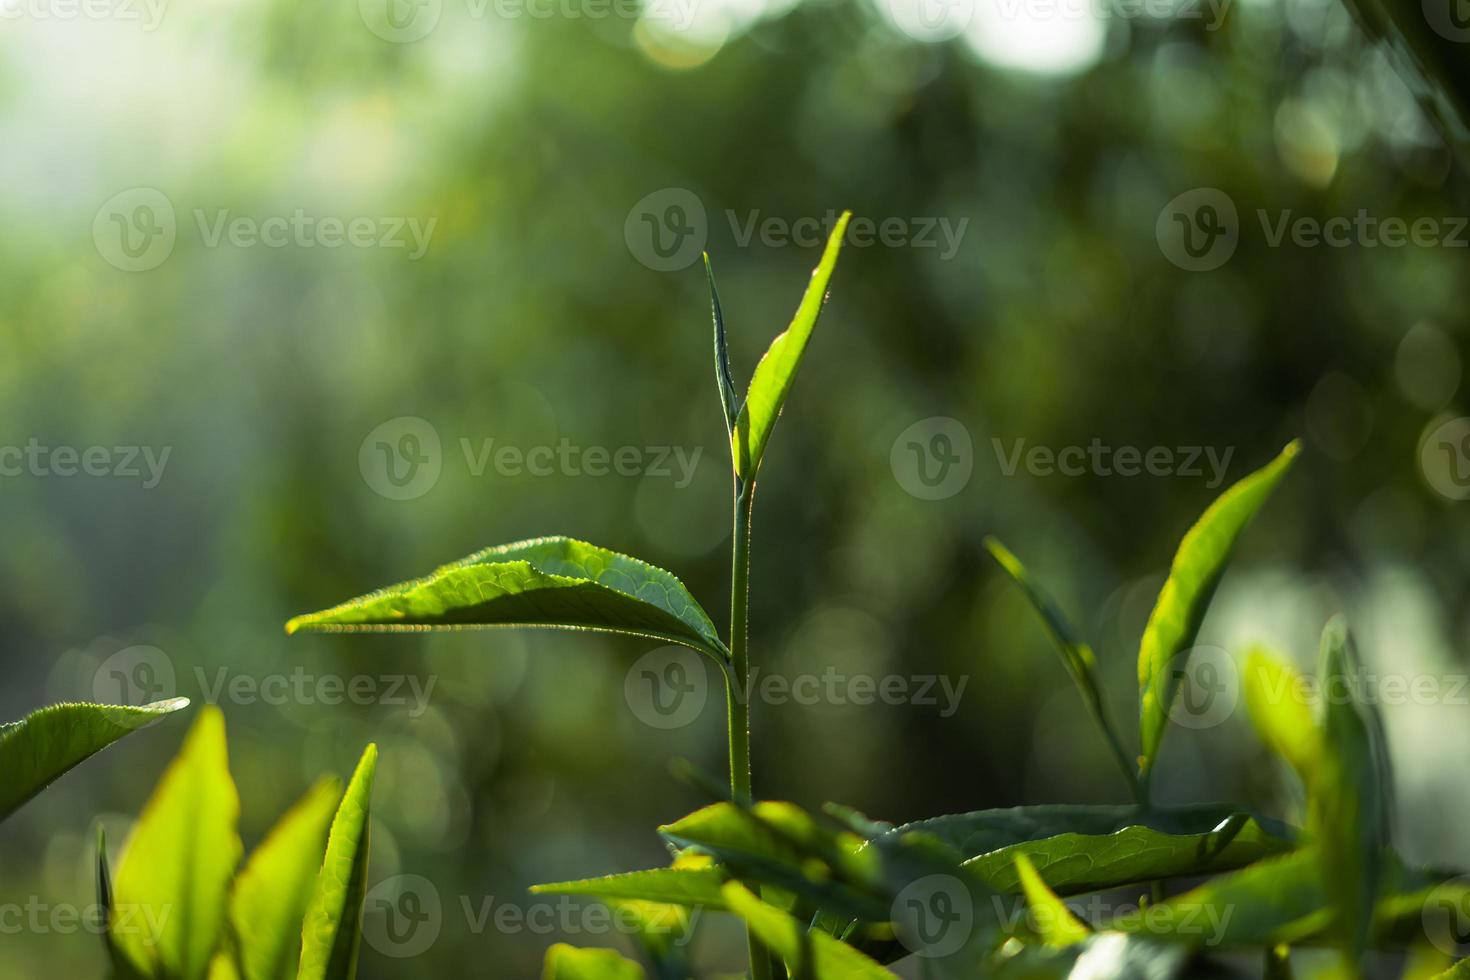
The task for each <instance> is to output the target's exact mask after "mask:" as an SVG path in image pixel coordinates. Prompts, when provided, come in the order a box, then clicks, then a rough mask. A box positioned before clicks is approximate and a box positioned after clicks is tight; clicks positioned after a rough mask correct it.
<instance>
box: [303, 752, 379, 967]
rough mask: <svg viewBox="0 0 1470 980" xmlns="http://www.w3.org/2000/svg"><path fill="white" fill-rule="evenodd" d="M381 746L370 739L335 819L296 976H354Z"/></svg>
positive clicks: (306, 921) (305, 926)
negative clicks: (372, 804)
mask: <svg viewBox="0 0 1470 980" xmlns="http://www.w3.org/2000/svg"><path fill="white" fill-rule="evenodd" d="M377 766H378V747H377V746H376V745H369V746H368V747H367V748H366V749H365V750H364V751H363V753H362V758H361V759H360V760H359V761H358V763H357V771H356V772H354V773H353V774H352V780H351V781H350V782H349V783H348V784H347V792H346V793H344V794H343V795H342V803H341V805H339V806H338V807H337V814H336V816H335V817H334V818H333V819H332V830H331V833H330V834H329V835H328V837H327V853H326V858H325V859H324V860H323V861H322V866H321V871H320V872H319V873H318V875H317V878H316V884H315V887H314V889H313V891H312V896H311V903H310V905H308V906H307V909H306V916H305V918H304V919H303V921H302V925H301V966H300V969H298V970H297V972H296V976H297V978H298V980H352V978H353V977H354V976H356V975H357V951H358V948H359V946H360V945H361V943H362V901H363V895H364V893H365V891H366V888H367V862H368V849H369V847H368V844H369V841H368V838H369V831H370V823H371V821H370V819H369V816H368V812H369V805H370V804H371V802H372V796H373V774H374V773H375V772H376V771H377Z"/></svg>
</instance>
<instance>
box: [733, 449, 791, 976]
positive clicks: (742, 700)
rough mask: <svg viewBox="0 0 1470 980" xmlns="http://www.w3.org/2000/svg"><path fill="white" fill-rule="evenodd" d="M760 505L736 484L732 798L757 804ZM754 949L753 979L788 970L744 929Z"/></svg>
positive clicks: (748, 486) (751, 490) (750, 488)
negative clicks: (754, 716) (753, 569)
mask: <svg viewBox="0 0 1470 980" xmlns="http://www.w3.org/2000/svg"><path fill="white" fill-rule="evenodd" d="M754 505H755V486H754V484H753V483H749V482H745V481H742V480H741V479H740V478H739V477H736V479H735V540H734V541H732V542H731V545H730V555H731V558H730V672H729V677H728V684H727V685H726V688H725V695H726V703H727V704H728V706H729V713H730V795H731V797H733V798H734V799H735V800H736V801H737V802H743V803H754V802H755V796H754V794H753V793H752V791H751V779H750V701H749V699H748V698H747V697H746V693H747V691H748V690H749V681H750V650H749V639H750V612H749V606H750V515H751V510H752V508H753V507H754ZM745 942H746V946H747V947H748V948H749V950H750V976H751V980H776V978H777V977H784V976H785V970H784V969H780V970H779V972H778V967H777V966H775V965H774V958H773V957H772V956H771V954H770V953H769V952H768V951H767V950H766V948H765V947H764V946H762V945H761V944H760V941H759V940H758V939H756V938H755V934H754V933H753V932H751V931H750V929H749V927H747V928H746V930H745Z"/></svg>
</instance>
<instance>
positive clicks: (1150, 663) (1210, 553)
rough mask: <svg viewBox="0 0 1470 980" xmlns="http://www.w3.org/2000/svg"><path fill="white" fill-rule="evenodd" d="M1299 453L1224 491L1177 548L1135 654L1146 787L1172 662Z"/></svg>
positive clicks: (1173, 673)
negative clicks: (1248, 526)
mask: <svg viewBox="0 0 1470 980" xmlns="http://www.w3.org/2000/svg"><path fill="white" fill-rule="evenodd" d="M1300 451H1301V444H1300V443H1299V442H1295V441H1294V442H1292V443H1291V444H1289V445H1288V446H1287V447H1286V448H1285V449H1283V450H1282V451H1281V454H1280V455H1279V456H1277V457H1276V458H1275V459H1274V460H1272V461H1271V462H1270V463H1269V464H1267V465H1266V466H1264V467H1262V468H1261V469H1259V470H1257V471H1256V472H1254V473H1252V474H1251V475H1250V476H1247V477H1246V478H1245V479H1243V480H1241V481H1240V482H1239V483H1237V484H1235V485H1234V486H1233V487H1231V488H1230V489H1229V490H1227V491H1225V493H1223V494H1222V495H1221V496H1220V497H1219V498H1218V499H1217V500H1216V501H1215V502H1214V503H1213V504H1211V505H1210V507H1209V509H1208V510H1206V511H1205V513H1204V516H1202V517H1201V518H1200V519H1199V521H1198V522H1196V523H1195V525H1194V527H1192V528H1190V529H1189V533H1187V534H1185V535H1184V540H1183V541H1181V542H1180V543H1179V551H1178V552H1177V553H1176V554H1175V555H1174V563H1173V565H1172V566H1171V567H1170V569H1169V578H1168V579H1167V580H1166V581H1165V582H1164V587H1163V589H1162V590H1161V591H1160V592H1159V598H1158V601H1157V603H1155V605H1154V609H1153V613H1152V614H1151V615H1150V616H1149V620H1148V625H1147V626H1146V627H1144V631H1143V641H1142V643H1140V644H1139V649H1138V724H1139V731H1140V734H1141V736H1142V740H1143V755H1142V756H1141V757H1140V759H1139V773H1140V776H1141V777H1142V778H1143V780H1144V781H1145V783H1146V782H1147V778H1148V774H1149V771H1150V770H1151V768H1152V767H1153V763H1154V761H1155V760H1156V759H1157V758H1158V753H1159V743H1160V742H1161V741H1163V738H1164V730H1165V728H1166V727H1167V723H1168V711H1169V706H1170V704H1171V703H1172V702H1173V700H1174V695H1175V693H1176V692H1177V691H1178V689H1179V680H1180V672H1181V669H1182V666H1183V665H1181V664H1176V663H1175V660H1176V658H1178V657H1180V655H1181V654H1182V655H1186V656H1187V653H1188V650H1189V648H1190V647H1191V646H1193V645H1194V641H1195V636H1196V635H1197V634H1198V633H1199V628H1200V624H1201V623H1202V622H1203V621H1204V618H1205V610H1206V609H1207V608H1208V606H1209V604H1210V598H1211V597H1212V596H1213V595H1214V593H1215V587H1216V586H1217V585H1219V583H1220V578H1221V576H1222V575H1223V574H1224V573H1225V565H1226V563H1227V562H1228V561H1229V559H1230V553H1231V551H1232V549H1233V548H1234V546H1235V540H1236V538H1238V537H1239V536H1240V532H1241V531H1242V530H1244V528H1245V526H1246V524H1247V523H1248V522H1249V521H1250V519H1251V518H1252V517H1253V516H1255V513H1256V511H1258V510H1260V509H1261V505H1262V504H1264V503H1265V502H1266V498H1267V497H1269V496H1270V495H1271V491H1272V490H1274V489H1275V488H1276V484H1278V483H1280V482H1281V478H1282V477H1283V476H1285V475H1286V471H1287V469H1288V468H1290V466H1291V462H1292V460H1294V459H1295V458H1296V456H1297V454H1298V453H1299V452H1300Z"/></svg>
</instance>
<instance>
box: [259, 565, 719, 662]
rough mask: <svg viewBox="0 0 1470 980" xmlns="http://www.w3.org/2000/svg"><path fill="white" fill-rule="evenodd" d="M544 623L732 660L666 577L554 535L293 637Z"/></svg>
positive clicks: (374, 598)
mask: <svg viewBox="0 0 1470 980" xmlns="http://www.w3.org/2000/svg"><path fill="white" fill-rule="evenodd" d="M475 626H540V627H551V628H559V629H584V630H597V631H601V632H606V633H625V634H631V635H634V636H644V637H651V638H654V639H659V640H665V641H667V642H670V643H681V644H683V645H685V646H688V647H692V648H693V649H695V650H699V651H702V652H704V653H707V654H709V655H710V656H711V657H714V658H715V660H717V661H719V662H720V663H722V664H723V663H724V662H725V661H726V659H727V658H728V656H729V655H728V653H727V652H726V650H725V645H724V644H723V643H721V642H720V638H719V634H718V633H717V631H716V630H715V626H714V623H712V622H710V618H709V616H707V615H706V614H705V612H704V610H703V609H701V608H700V607H699V603H697V602H695V601H694V597H693V596H691V595H690V594H689V592H688V590H686V589H685V588H684V585H683V583H682V582H680V581H679V580H678V579H677V578H675V577H674V576H673V575H670V574H669V573H668V572H666V571H664V570H662V569H659V568H655V567H653V566H652V565H650V564H648V563H647V562H642V561H639V560H638V559H636V558H630V557H628V556H627V555H621V554H618V553H617V552H615V551H608V550H607V549H606V548H598V547H596V546H595V545H590V544H587V543H586V542H584V541H575V540H573V539H571V538H562V537H553V538H537V539H535V540H532V541H521V542H518V543H516V544H507V545H501V546H499V547H496V548H488V549H486V550H484V551H481V552H478V553H476V554H473V555H470V556H469V557H468V558H465V559H462V560H461V561H457V562H455V563H453V564H452V565H445V566H444V567H443V568H440V569H439V570H438V571H436V572H434V573H433V574H432V575H429V576H427V577H425V578H421V579H416V580H414V581H412V582H404V583H402V584H400V585H393V586H389V587H388V588H386V589H383V590H381V591H378V592H374V593H371V594H370V595H365V596H361V597H359V598H357V599H352V600H350V601H348V602H345V603H343V604H342V605H340V606H336V607H334V608H332V609H327V610H324V611H322V612H318V613H312V614H310V615H306V616H297V617H296V618H295V619H293V620H291V621H290V622H289V623H287V624H286V631H287V632H289V633H294V632H296V631H298V630H318V631H324V632H345V631H388V630H422V629H435V628H449V629H453V628H465V627H475Z"/></svg>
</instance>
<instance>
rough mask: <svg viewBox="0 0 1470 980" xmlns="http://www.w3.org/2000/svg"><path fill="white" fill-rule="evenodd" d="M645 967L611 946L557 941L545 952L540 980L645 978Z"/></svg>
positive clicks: (628, 979) (626, 979)
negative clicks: (589, 946) (588, 946)
mask: <svg viewBox="0 0 1470 980" xmlns="http://www.w3.org/2000/svg"><path fill="white" fill-rule="evenodd" d="M643 977H644V973H643V968H642V967H641V966H639V965H638V964H637V963H634V962H633V961H632V960H629V959H624V958H623V957H622V956H620V955H619V954H618V953H617V952H616V951H614V950H611V949H578V948H577V947H575V946H568V945H567V944H566V943H557V944H556V945H554V946H552V947H551V948H550V949H548V950H547V951H546V966H545V968H544V970H543V972H542V974H541V980H643Z"/></svg>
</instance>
